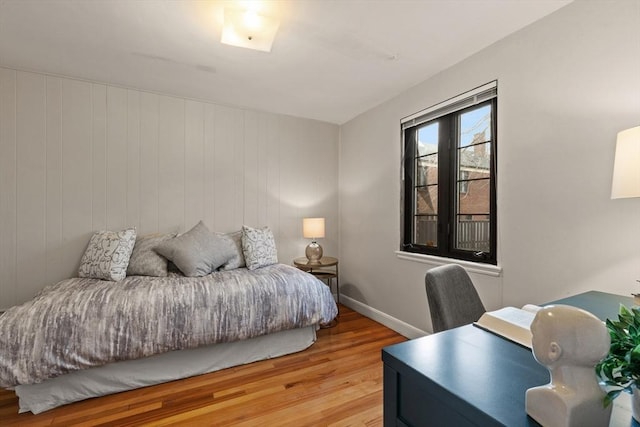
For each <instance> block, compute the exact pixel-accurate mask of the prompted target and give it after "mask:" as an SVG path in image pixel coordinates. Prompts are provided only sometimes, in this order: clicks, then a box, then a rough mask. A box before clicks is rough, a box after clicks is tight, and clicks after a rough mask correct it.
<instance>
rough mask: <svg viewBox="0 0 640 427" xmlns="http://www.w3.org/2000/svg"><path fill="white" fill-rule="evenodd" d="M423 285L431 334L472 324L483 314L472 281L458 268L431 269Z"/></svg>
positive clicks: (462, 269) (454, 265) (456, 266)
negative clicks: (427, 303) (431, 328)
mask: <svg viewBox="0 0 640 427" xmlns="http://www.w3.org/2000/svg"><path fill="white" fill-rule="evenodd" d="M424 281H425V287H426V289H427V300H428V301H429V311H430V312H431V323H432V325H433V332H434V333H435V332H440V331H444V330H447V329H451V328H456V327H458V326H462V325H467V324H469V323H473V322H475V321H476V320H478V319H479V318H480V316H482V314H483V313H484V312H485V311H486V310H485V308H484V305H483V304H482V301H481V300H480V296H479V295H478V291H476V288H475V287H474V286H473V282H471V278H470V277H469V275H468V274H467V272H466V271H465V270H464V268H462V267H460V266H459V265H457V264H448V265H443V266H440V267H435V268H432V269H431V270H429V271H427V273H426V275H425V277H424Z"/></svg>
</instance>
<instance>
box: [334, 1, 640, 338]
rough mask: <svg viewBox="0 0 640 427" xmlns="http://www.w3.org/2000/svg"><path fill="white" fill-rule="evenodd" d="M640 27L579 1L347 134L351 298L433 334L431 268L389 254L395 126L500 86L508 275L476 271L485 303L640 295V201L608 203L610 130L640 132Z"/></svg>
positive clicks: (395, 226)
mask: <svg viewBox="0 0 640 427" xmlns="http://www.w3.org/2000/svg"><path fill="white" fill-rule="evenodd" d="M638 28H640V2H638V1H637V0H631V1H581V0H578V1H576V2H574V3H572V4H570V5H569V6H567V7H564V8H563V9H560V10H559V11H558V12H556V13H554V14H552V15H550V16H548V17H546V18H544V19H542V20H540V21H538V22H536V23H534V24H532V25H530V26H529V27H527V28H525V29H523V30H521V31H519V32H517V33H515V34H513V35H511V36H509V37H508V38H506V39H503V40H502V41H500V42H498V43H496V44H494V45H492V46H490V47H488V48H487V49H485V50H483V51H481V52H479V53H478V54H476V55H474V56H472V57H470V58H468V59H467V60H465V61H463V62H461V63H459V64H457V65H455V66H453V67H452V68H450V69H448V70H446V71H444V72H442V73H441V74H439V75H437V76H435V77H434V78H431V79H429V80H427V81H425V82H423V83H422V84H420V85H418V86H416V87H414V88H413V89H411V90H410V91H408V92H406V93H403V94H401V95H399V96H397V97H395V98H394V99H392V100H390V101H388V102H386V103H384V104H382V105H380V106H378V107H377V108H375V109H372V110H370V111H368V112H366V113H364V114H362V115H361V116H359V117H357V118H356V119H354V120H352V121H350V122H348V123H346V124H345V125H343V126H342V127H341V137H340V138H341V142H340V223H341V224H340V226H341V229H340V232H341V236H340V238H341V244H340V248H341V252H340V257H341V275H342V280H341V283H342V290H343V292H344V293H345V294H346V295H347V296H348V298H345V301H351V302H352V303H353V304H354V305H356V306H363V305H364V306H368V307H369V308H371V309H372V311H373V312H376V313H382V316H381V317H380V319H381V320H383V321H384V319H385V318H386V319H387V320H389V319H390V320H391V322H388V324H391V325H393V324H402V323H404V324H408V325H409V326H410V327H414V328H417V329H420V330H423V331H430V330H431V322H430V320H429V312H428V308H427V301H426V297H425V291H424V273H425V271H426V270H427V269H428V268H430V267H431V265H428V264H422V263H418V262H414V261H405V260H399V259H397V257H396V254H395V253H394V251H396V250H397V249H398V247H399V243H400V206H399V205H400V184H401V183H400V145H401V144H400V119H401V118H402V117H405V116H408V115H410V114H412V113H415V112H417V111H419V110H421V109H424V108H426V107H429V106H431V105H433V104H436V103H438V102H441V101H443V100H446V99H448V98H450V97H452V96H455V95H457V94H460V93H462V92H465V91H467V90H469V89H472V88H474V87H476V86H479V85H481V84H484V83H487V82H489V81H491V80H494V79H497V80H498V93H499V98H498V224H499V230H498V244H499V248H498V249H499V265H500V266H501V267H502V269H503V271H502V275H501V276H500V277H497V278H495V277H489V276H485V275H480V274H473V275H472V279H473V280H474V282H475V284H476V287H477V288H478V290H479V293H480V295H481V297H482V299H483V301H484V302H485V305H486V306H487V308H488V309H493V308H497V307H500V306H502V305H522V304H524V303H542V302H545V301H550V300H553V299H556V298H560V297H564V296H567V295H570V294H575V293H578V292H581V291H586V290H591V289H595V290H602V291H609V292H614V293H622V294H629V293H630V292H632V291H640V284H638V283H636V282H635V280H636V279H640V245H639V243H640V199H624V200H611V199H610V186H611V173H612V167H613V155H614V147H615V138H616V133H617V132H618V131H620V130H622V129H626V128H629V127H632V126H638V125H640V32H639V31H638ZM425 54H426V55H427V54H428V52H425ZM394 322H395V323H394Z"/></svg>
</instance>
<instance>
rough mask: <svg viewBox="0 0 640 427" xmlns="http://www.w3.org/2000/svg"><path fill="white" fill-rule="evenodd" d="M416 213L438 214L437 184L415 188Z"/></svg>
mask: <svg viewBox="0 0 640 427" xmlns="http://www.w3.org/2000/svg"><path fill="white" fill-rule="evenodd" d="M416 214H418V215H425V214H427V215H428V214H433V215H437V214H438V186H437V185H430V186H428V187H422V188H416Z"/></svg>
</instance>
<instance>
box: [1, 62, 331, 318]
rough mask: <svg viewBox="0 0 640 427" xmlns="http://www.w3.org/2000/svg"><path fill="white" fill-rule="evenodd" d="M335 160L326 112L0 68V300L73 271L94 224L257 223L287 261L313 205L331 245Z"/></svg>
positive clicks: (160, 227) (24, 295) (20, 297)
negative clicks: (260, 108) (307, 114)
mask: <svg viewBox="0 0 640 427" xmlns="http://www.w3.org/2000/svg"><path fill="white" fill-rule="evenodd" d="M337 171H338V126H336V125H333V124H328V123H322V122H317V121H313V120H306V119H299V118H294V117H289V116H283V115H277V114H270V113H263V112H256V111H250V110H244V109H241V108H234V107H227V106H221V105H216V104H212V103H207V102H201V101H194V100H188V99H182V98H177V97H172V96H165V95H159V94H155V93H149V92H142V91H138V90H133V89H124V88H120V87H115V86H110V85H107V84H99V83H91V82H86V81H80V80H75V79H71V78H61V77H54V76H49V75H45V74H38V73H30V72H23V71H17V70H12V69H8V68H0V195H1V197H0V309H1V308H7V307H9V306H11V305H14V304H17V303H22V302H24V301H26V300H28V299H30V298H32V297H33V296H34V295H35V294H36V293H37V292H38V291H39V290H40V289H41V288H42V287H43V286H44V285H46V284H49V283H53V282H55V281H58V280H60V279H63V278H66V277H71V276H74V275H75V274H76V271H77V267H78V265H79V262H80V258H81V256H82V253H83V251H84V249H85V246H86V244H87V242H88V240H89V237H90V236H91V234H92V232H93V231H95V230H102V229H108V230H119V229H122V228H125V227H130V226H135V227H137V230H138V234H139V235H142V234H147V233H153V232H158V231H160V232H166V231H176V232H177V231H185V230H188V229H189V228H190V227H192V226H193V225H194V224H196V223H197V222H198V221H199V220H200V219H202V220H204V221H205V223H206V224H207V225H208V226H209V228H210V229H212V230H215V231H222V232H227V231H233V230H238V229H240V227H241V226H242V225H243V224H247V225H250V226H264V225H268V226H270V227H271V228H272V229H273V231H274V233H275V235H276V242H277V245H278V255H279V259H280V261H281V262H284V263H290V262H291V259H292V258H293V257H296V256H300V255H302V254H303V253H304V252H303V251H304V247H305V245H306V244H307V243H308V242H306V241H305V240H304V239H303V238H302V231H301V227H302V218H303V217H305V216H324V217H326V218H327V239H325V242H323V246H324V247H325V252H326V253H327V254H328V255H330V254H331V252H332V250H333V253H334V254H335V251H336V250H337V248H338V244H337V243H338V242H337V240H338V224H337V221H338V219H337V218H338V216H337V213H338V197H337V188H338V176H337V175H338V172H337ZM327 248H328V249H329V250H328V251H327Z"/></svg>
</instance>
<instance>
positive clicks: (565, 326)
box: [525, 305, 611, 427]
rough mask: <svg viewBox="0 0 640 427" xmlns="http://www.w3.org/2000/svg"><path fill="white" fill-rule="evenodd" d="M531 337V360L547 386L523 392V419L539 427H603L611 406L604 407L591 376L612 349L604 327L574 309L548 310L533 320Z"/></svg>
mask: <svg viewBox="0 0 640 427" xmlns="http://www.w3.org/2000/svg"><path fill="white" fill-rule="evenodd" d="M531 333H532V335H533V340H532V344H533V355H534V357H535V358H536V360H537V361H538V363H540V364H541V365H544V366H546V367H547V369H548V370H549V373H550V374H551V382H550V383H549V384H546V385H543V386H539V387H533V388H530V389H529V390H527V394H526V398H525V402H526V409H527V414H529V415H530V416H531V418H533V419H534V420H536V421H537V422H538V423H540V424H542V425H543V426H544V427H578V426H579V427H590V426H593V427H602V426H608V425H609V418H610V417H611V405H610V406H609V407H608V408H605V407H604V405H603V398H604V395H605V392H604V391H603V390H602V389H601V388H600V386H599V385H598V379H597V378H596V373H595V370H594V367H595V365H596V364H597V363H598V362H599V361H600V360H601V359H602V358H603V357H604V356H606V355H607V353H608V352H609V346H610V344H611V338H610V337H609V333H608V331H607V328H606V327H605V325H604V323H602V321H601V320H600V319H598V318H597V317H595V316H594V315H593V314H591V313H589V312H587V311H585V310H581V309H579V308H576V307H570V306H566V305H555V306H547V307H543V308H542V309H541V310H540V311H538V313H537V314H536V317H535V318H534V319H533V322H532V323H531Z"/></svg>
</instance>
